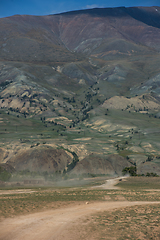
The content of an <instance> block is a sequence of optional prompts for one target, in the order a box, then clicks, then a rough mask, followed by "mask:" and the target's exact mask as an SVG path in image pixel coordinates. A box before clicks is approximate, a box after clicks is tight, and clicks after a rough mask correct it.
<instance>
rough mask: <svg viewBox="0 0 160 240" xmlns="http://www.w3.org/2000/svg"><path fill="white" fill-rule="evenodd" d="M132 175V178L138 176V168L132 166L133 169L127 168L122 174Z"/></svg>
mask: <svg viewBox="0 0 160 240" xmlns="http://www.w3.org/2000/svg"><path fill="white" fill-rule="evenodd" d="M128 173H129V174H130V176H137V168H136V166H131V167H125V168H124V169H123V170H122V174H123V175H126V174H128Z"/></svg>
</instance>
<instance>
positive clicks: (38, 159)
mask: <svg viewBox="0 0 160 240" xmlns="http://www.w3.org/2000/svg"><path fill="white" fill-rule="evenodd" d="M71 160H72V159H71V157H69V155H68V154H67V153H66V152H65V151H64V150H62V149H52V148H45V147H43V148H42V147H41V148H39V147H37V148H34V149H29V150H24V151H22V152H21V153H19V154H18V155H16V156H15V157H13V158H12V159H11V160H10V161H8V162H7V163H9V164H10V165H12V166H13V167H14V168H15V169H16V171H21V170H25V169H28V170H29V171H31V172H32V171H33V172H34V171H35V172H45V171H47V172H49V173H54V172H56V171H63V170H64V168H65V167H66V166H67V164H68V163H70V162H71Z"/></svg>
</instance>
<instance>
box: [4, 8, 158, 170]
mask: <svg viewBox="0 0 160 240" xmlns="http://www.w3.org/2000/svg"><path fill="white" fill-rule="evenodd" d="M159 11H160V9H159V8H158V7H152V8H115V9H92V10H83V11H77V12H69V13H63V14H58V15H50V16H43V17H41V16H39V17H35V16H20V15H17V16H12V17H9V18H2V19H0V32H1V34H0V134H1V141H0V153H1V154H0V161H1V163H3V164H5V163H9V164H10V165H11V166H13V167H15V169H16V170H17V171H20V170H21V171H22V170H25V169H28V170H29V171H41V172H43V171H47V172H49V173H52V172H56V171H58V172H65V171H66V172H67V171H68V172H69V170H68V169H70V168H72V169H71V170H72V171H73V173H74V174H75V173H76V174H77V173H78V172H84V173H92V174H93V173H97V174H109V173H110V174H120V172H121V171H122V168H123V167H125V166H126V167H127V166H130V165H131V166H136V167H137V173H139V174H143V173H144V174H146V173H147V172H155V173H157V174H159V173H160V161H159V159H160V151H159V147H160V138H159V133H160V120H159V118H160V91H159V88H160V66H159V61H160V56H159V48H160V40H159V39H160V38H159V36H160V17H159V16H160V15H159ZM62 149H63V151H64V157H59V156H62V155H63V154H62V153H61V151H62ZM52 152H53V153H52ZM56 152H57V154H55V153H56ZM74 154H75V155H74ZM38 156H39V157H38ZM65 156H66V157H65ZM111 156H114V157H111ZM110 157H111V158H110ZM96 159H97V160H96ZM108 159H110V160H108ZM113 159H114V160H113ZM115 159H116V160H115ZM119 159H121V164H119V165H118V161H119ZM116 161H117V162H116ZM53 163H54V164H53ZM113 163H114V164H113ZM70 164H73V165H71V166H69V165H70ZM102 166H104V167H102Z"/></svg>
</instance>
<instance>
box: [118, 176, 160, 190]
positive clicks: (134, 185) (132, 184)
mask: <svg viewBox="0 0 160 240" xmlns="http://www.w3.org/2000/svg"><path fill="white" fill-rule="evenodd" d="M117 186H119V187H121V188H123V189H135V190H136V189H160V177H142V176H137V177H129V178H126V179H125V180H123V181H121V182H119V183H118V184H117Z"/></svg>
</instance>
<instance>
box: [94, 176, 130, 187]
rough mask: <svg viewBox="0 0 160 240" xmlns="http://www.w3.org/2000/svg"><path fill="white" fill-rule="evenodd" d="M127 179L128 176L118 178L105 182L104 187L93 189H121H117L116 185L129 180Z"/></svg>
mask: <svg viewBox="0 0 160 240" xmlns="http://www.w3.org/2000/svg"><path fill="white" fill-rule="evenodd" d="M127 177H128V176H123V177H117V178H112V179H108V180H106V182H105V183H104V184H102V185H100V186H94V187H92V188H103V189H121V188H120V187H116V186H115V185H116V184H117V183H118V182H119V181H121V180H123V179H125V178H127Z"/></svg>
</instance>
